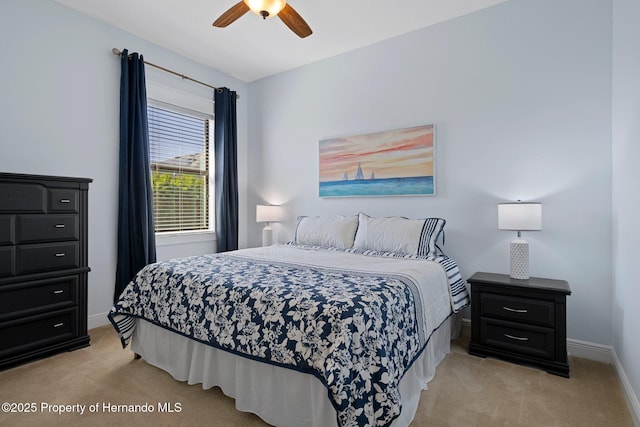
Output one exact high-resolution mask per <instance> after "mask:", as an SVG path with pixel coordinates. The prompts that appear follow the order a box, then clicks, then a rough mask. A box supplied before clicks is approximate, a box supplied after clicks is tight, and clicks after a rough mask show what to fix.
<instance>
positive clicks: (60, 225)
mask: <svg viewBox="0 0 640 427" xmlns="http://www.w3.org/2000/svg"><path fill="white" fill-rule="evenodd" d="M65 227H66V225H64V224H56V228H65Z"/></svg>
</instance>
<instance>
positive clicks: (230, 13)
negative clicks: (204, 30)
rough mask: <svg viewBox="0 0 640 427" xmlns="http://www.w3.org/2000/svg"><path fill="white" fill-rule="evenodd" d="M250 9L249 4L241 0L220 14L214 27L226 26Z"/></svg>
mask: <svg viewBox="0 0 640 427" xmlns="http://www.w3.org/2000/svg"><path fill="white" fill-rule="evenodd" d="M248 11H249V6H247V5H246V3H245V2H244V1H240V2H238V3H237V4H235V5H234V6H231V7H230V8H229V10H227V11H226V12H225V13H223V14H222V15H220V17H219V18H218V19H216V20H215V22H214V23H213V26H214V27H220V28H224V27H226V26H227V25H229V24H231V23H232V22H234V21H235V20H236V19H238V18H240V17H241V16H242V15H244V14H245V13H247V12H248Z"/></svg>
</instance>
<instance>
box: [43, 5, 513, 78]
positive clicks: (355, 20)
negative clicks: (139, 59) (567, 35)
mask: <svg viewBox="0 0 640 427" xmlns="http://www.w3.org/2000/svg"><path fill="white" fill-rule="evenodd" d="M55 1H56V2H58V3H60V4H62V5H65V6H68V7H70V8H73V9H75V10H77V11H79V12H82V13H84V14H86V15H89V16H92V17H94V18H97V19H99V20H101V21H104V22H107V23H109V24H111V25H113V26H115V27H118V28H121V29H123V30H125V31H127V32H129V33H132V34H135V35H136V36H138V37H141V38H143V39H146V40H149V41H151V42H153V43H155V44H157V45H160V46H162V47H164V48H167V49H169V50H172V51H174V52H177V53H179V54H181V55H183V56H185V57H188V58H191V59H194V60H196V61H198V62H200V63H202V64H205V65H208V66H210V67H212V68H215V69H217V70H220V71H222V72H224V73H227V74H229V75H231V76H234V77H236V78H238V79H240V80H242V81H245V82H252V81H254V80H258V79H261V78H263V77H267V76H270V75H273V74H277V73H280V72H282V71H286V70H290V69H293V68H296V67H299V66H302V65H305V64H309V63H312V62H316V61H319V60H322V59H325V58H329V57H331V56H335V55H338V54H340V53H343V52H347V51H350V50H353V49H357V48H359V47H363V46H367V45H370V44H373V43H376V42H379V41H381V40H385V39H388V38H391V37H395V36H398V35H400V34H404V33H408V32H410V31H413V30H417V29H419V28H424V27H427V26H429V25H433V24H435V23H438V22H442V21H446V20H448V19H452V18H455V17H458V16H461V15H465V14H468V13H471V12H474V11H476V10H480V9H483V8H485V7H489V6H493V5H495V4H498V3H502V2H504V1H506V0H399V1H389V0H290V1H289V2H288V3H289V5H290V6H292V7H293V8H294V9H295V10H296V11H297V12H298V13H299V14H300V15H302V17H303V18H304V19H305V20H306V21H307V23H308V24H309V26H310V27H311V28H312V30H313V34H312V35H311V36H309V37H307V38H305V39H300V38H299V37H297V36H296V35H295V34H294V33H293V32H291V31H290V30H289V29H288V28H287V27H286V26H285V25H284V24H283V23H282V22H281V21H280V19H278V18H275V17H274V18H270V19H267V20H262V18H260V17H258V16H256V15H254V14H253V13H251V12H248V13H247V14H246V15H244V16H243V17H241V18H240V19H238V20H237V21H236V22H234V23H232V24H231V25H229V26H228V27H226V28H215V27H213V26H212V25H211V24H212V22H213V21H214V20H215V19H216V18H217V17H218V16H220V15H221V14H222V13H223V12H224V11H226V10H227V9H228V8H229V7H231V6H233V5H234V4H236V3H237V1H238V0H108V1H105V0H55ZM113 47H117V48H125V47H127V46H113ZM143 53H144V52H143ZM148 59H149V60H150V61H151V62H154V59H153V58H148ZM160 65H161V64H160Z"/></svg>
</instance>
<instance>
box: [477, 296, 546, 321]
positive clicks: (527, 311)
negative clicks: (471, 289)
mask: <svg viewBox="0 0 640 427" xmlns="http://www.w3.org/2000/svg"><path fill="white" fill-rule="evenodd" d="M480 315H481V316H489V317H496V318H499V319H505V320H513V321H516V322H526V323H532V324H537V325H543V326H549V327H553V326H554V322H555V319H554V305H553V301H544V300H537V299H531V298H518V297H513V296H508V295H498V294H492V293H488V292H483V293H482V294H481V295H480Z"/></svg>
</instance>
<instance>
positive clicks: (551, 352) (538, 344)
mask: <svg viewBox="0 0 640 427" xmlns="http://www.w3.org/2000/svg"><path fill="white" fill-rule="evenodd" d="M480 323H481V330H482V332H481V334H480V344H481V345H485V346H488V347H493V348H500V349H503V350H507V351H511V352H513V353H518V354H527V355H530V356H534V357H538V358H542V359H553V358H554V356H555V344H554V343H555V333H554V330H553V329H550V328H543V327H538V326H528V325H523V324H520V323H514V322H506V321H501V320H495V319H489V318H480Z"/></svg>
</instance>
